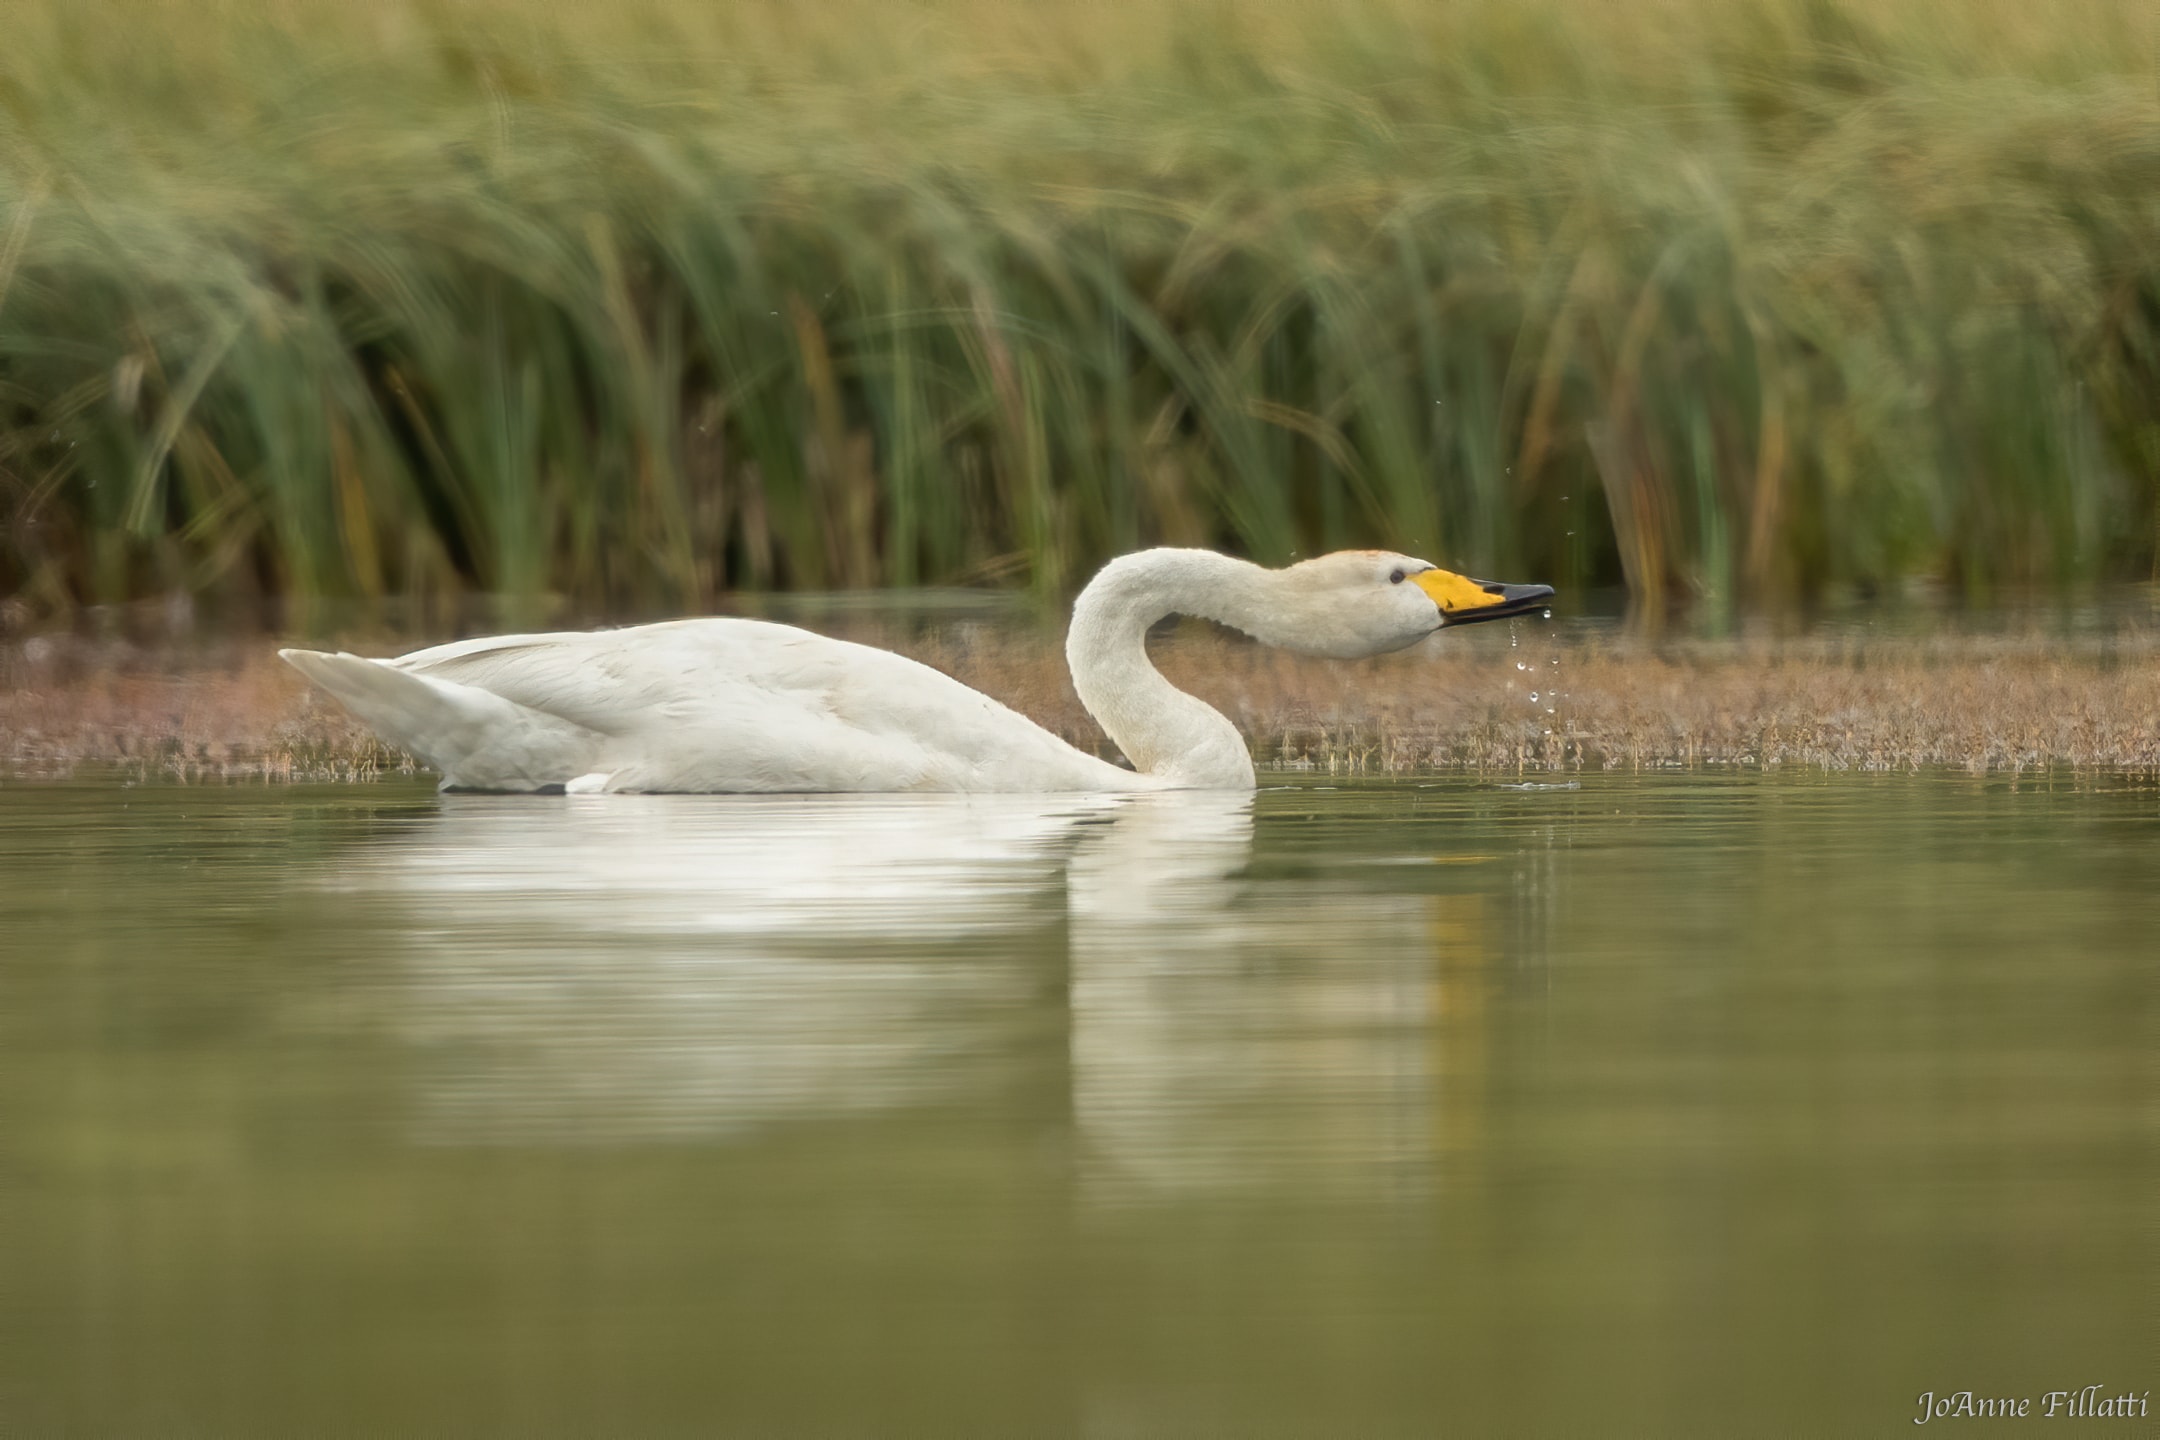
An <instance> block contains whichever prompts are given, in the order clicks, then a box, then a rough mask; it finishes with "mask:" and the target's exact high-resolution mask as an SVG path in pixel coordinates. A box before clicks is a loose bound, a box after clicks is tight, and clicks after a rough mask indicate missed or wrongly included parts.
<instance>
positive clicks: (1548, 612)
mask: <svg viewBox="0 0 2160 1440" xmlns="http://www.w3.org/2000/svg"><path fill="white" fill-rule="evenodd" d="M1541 613H1542V614H1543V615H1544V616H1545V618H1546V619H1547V620H1550V619H1552V611H1550V610H1546V611H1543V612H1541Z"/></svg>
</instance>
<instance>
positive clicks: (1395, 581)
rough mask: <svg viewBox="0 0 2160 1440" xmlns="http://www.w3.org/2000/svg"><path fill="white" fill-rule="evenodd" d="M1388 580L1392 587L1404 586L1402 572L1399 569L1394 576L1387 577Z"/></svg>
mask: <svg viewBox="0 0 2160 1440" xmlns="http://www.w3.org/2000/svg"><path fill="white" fill-rule="evenodd" d="M1387 580H1388V584H1390V585H1400V584H1402V570H1401V569H1400V568H1397V569H1396V571H1395V573H1394V574H1392V575H1390V576H1388V577H1387Z"/></svg>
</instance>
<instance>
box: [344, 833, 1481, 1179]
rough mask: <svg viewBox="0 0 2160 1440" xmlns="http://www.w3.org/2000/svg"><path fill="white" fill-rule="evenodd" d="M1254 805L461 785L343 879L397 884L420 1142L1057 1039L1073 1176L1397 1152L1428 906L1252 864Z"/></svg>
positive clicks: (1012, 1054)
mask: <svg viewBox="0 0 2160 1440" xmlns="http://www.w3.org/2000/svg"><path fill="white" fill-rule="evenodd" d="M1253 803H1254V802H1253V798H1252V797H1251V796H1250V795H1247V794H1235V795H1214V794H1206V793H1167V794H1154V795H1107V796H1052V797H1043V796H815V797H755V798H752V797H717V796H650V797H627V796H617V797H608V798H606V799H579V798H571V799H566V800H562V801H558V802H553V803H538V804H536V803H535V802H534V801H532V800H530V799H514V800H513V799H496V798H486V797H458V796H453V797H447V798H446V799H445V800H444V802H443V806H442V810H441V812H440V813H439V814H438V815H436V816H434V817H432V818H430V819H429V820H427V821H425V822H422V824H421V825H420V826H419V827H418V830H417V833H408V834H407V835H405V836H402V837H400V838H399V839H397V840H394V841H392V842H390V843H388V844H385V845H383V846H381V847H380V848H377V849H374V850H372V851H370V852H368V853H367V854H366V855H364V856H363V857H361V858H360V859H359V860H358V862H357V863H353V862H348V864H347V865H346V866H345V868H344V869H343V872H342V876H341V881H340V883H342V884H344V885H348V886H351V887H354V888H357V889H361V890H365V891H368V892H370V893H371V894H373V895H376V896H378V897H395V899H396V901H397V902H398V904H397V910H398V913H399V914H400V915H401V917H402V918H401V920H400V922H399V928H400V930H401V932H402V933H401V935H400V938H399V943H398V948H399V951H400V953H401V955H402V957H403V958H402V961H401V964H402V966H403V967H404V968H403V971H402V974H403V979H402V981H401V987H402V988H401V1002H400V1005H399V1010H400V1013H401V1014H402V1015H403V1016H404V1017H405V1018H404V1020H403V1021H402V1024H403V1025H404V1027H405V1029H406V1031H407V1033H408V1036H409V1038H410V1039H411V1040H412V1041H413V1042H415V1043H416V1044H417V1045H418V1046H419V1047H421V1056H422V1058H421V1063H420V1086H419V1088H420V1091H421V1095H420V1113H419V1117H418V1123H419V1126H420V1131H421V1134H422V1137H423V1138H424V1139H427V1140H429V1141H433V1142H438V1143H452V1144H470V1143H489V1142H498V1141H501V1142H530V1141H550V1142H558V1141H650V1140H655V1139H696V1138H707V1137H714V1136H723V1135H727V1134H731V1133H740V1132H743V1131H745V1130H747V1129H751V1128H756V1127H766V1126H772V1125H778V1124H785V1123H797V1122H805V1121H812V1120H818V1119H825V1118H834V1117H839V1116H845V1115H850V1114H858V1115H859V1114H864V1113H868V1112H876V1111H881V1110H889V1109H893V1108H895V1107H904V1106H910V1105H917V1104H923V1103H934V1102H952V1101H960V1102H966V1103H970V1104H984V1103H989V1104H995V1103H997V1097H998V1095H999V1094H1000V1093H1004V1092H1009V1091H1011V1090H1014V1089H1016V1088H1018V1086H1017V1079H1018V1076H1019V1075H1020V1074H1021V1072H1023V1071H1026V1070H1027V1069H1028V1067H1029V1066H1033V1067H1035V1072H1034V1073H1039V1072H1040V1070H1041V1068H1042V1067H1043V1066H1044V1065H1046V1064H1048V1065H1050V1066H1051V1067H1052V1068H1053V1069H1054V1068H1056V1067H1057V1066H1058V1065H1059V1064H1060V1062H1061V1063H1062V1066H1063V1068H1064V1070H1065V1072H1066V1073H1065V1074H1064V1075H1063V1077H1062V1083H1064V1084H1065V1085H1066V1086H1068V1087H1069V1094H1070V1104H1069V1109H1068V1110H1066V1111H1065V1113H1064V1114H1063V1115H1053V1116H1052V1117H1051V1119H1050V1120H1049V1122H1047V1123H1053V1124H1056V1125H1059V1126H1065V1125H1069V1126H1070V1127H1071V1130H1072V1139H1073V1141H1074V1142H1075V1143H1074V1145H1073V1153H1074V1155H1075V1157H1076V1163H1077V1165H1078V1166H1079V1178H1080V1181H1081V1183H1082V1185H1083V1186H1084V1187H1085V1189H1086V1192H1087V1193H1088V1194H1089V1196H1090V1197H1091V1198H1093V1199H1096V1200H1100V1201H1105V1202H1110V1201H1116V1200H1120V1199H1126V1198H1143V1197H1145V1196H1146V1195H1148V1194H1151V1193H1157V1192H1160V1191H1162V1190H1164V1189H1172V1190H1175V1189H1182V1188H1188V1187H1193V1186H1219V1185H1234V1184H1238V1183H1244V1182H1249V1181H1253V1180H1259V1179H1267V1180H1270V1181H1274V1182H1280V1181H1283V1180H1285V1179H1287V1178H1291V1177H1293V1176H1295V1177H1302V1180H1303V1181H1304V1182H1307V1183H1311V1184H1316V1185H1326V1186H1334V1185H1342V1186H1345V1187H1357V1188H1360V1189H1365V1190H1370V1189H1371V1188H1372V1186H1373V1185H1374V1184H1375V1182H1376V1180H1381V1181H1385V1180H1386V1179H1388V1178H1390V1177H1393V1178H1396V1179H1399V1180H1401V1181H1403V1182H1405V1183H1408V1182H1413V1181H1415V1180H1416V1179H1417V1178H1418V1177H1419V1176H1420V1175H1421V1173H1422V1168H1421V1167H1423V1166H1424V1165H1425V1164H1426V1163H1427V1160H1428V1157H1429V1153H1430V1151H1431V1149H1432V1143H1431V1142H1432V1130H1433V1122H1432V1119H1431V1116H1430V1114H1429V1111H1430V1110H1431V1108H1432V1098H1433V1084H1434V1080H1433V1065H1432V1063H1431V1056H1430V1051H1431V1048H1432V1044H1433V1040H1434V1035H1435V1033H1436V1032H1435V1029H1434V1025H1433V1023H1432V1022H1433V1008H1434V1004H1435V996H1436V994H1437V993H1438V992H1437V991H1436V989H1435V982H1436V979H1437V978H1438V974H1437V972H1436V969H1435V959H1434V930H1433V925H1432V917H1431V903H1432V902H1431V901H1430V899H1429V897H1424V896H1418V895H1388V894H1375V893H1371V892H1369V891H1365V892H1361V891H1358V890H1357V889H1355V888H1349V889H1344V888H1341V887H1338V886H1336V885H1334V884H1332V883H1330V882H1328V881H1326V880H1324V879H1322V880H1299V881H1283V882H1277V881H1271V882H1268V883H1265V884H1263V883H1257V882H1254V881H1252V880H1250V879H1249V878H1248V874H1247V872H1248V869H1249V867H1250V864H1251V858H1252V852H1253V831H1254V818H1253ZM1059 1025H1062V1027H1063V1028H1064V1033H1065V1035H1066V1037H1067V1038H1066V1045H1065V1054H1064V1056H1063V1057H1057V1056H1055V1055H1051V1056H1049V1057H1048V1058H1047V1059H1046V1058H1045V1055H1044V1053H1043V1052H1044V1037H1045V1035H1046V1033H1047V1034H1049V1035H1054V1034H1055V1033H1056V1031H1055V1029H1054V1028H1051V1027H1056V1026H1059ZM1053 1048H1054V1046H1053Z"/></svg>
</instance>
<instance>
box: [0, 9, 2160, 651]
mask: <svg viewBox="0 0 2160 1440" xmlns="http://www.w3.org/2000/svg"><path fill="white" fill-rule="evenodd" d="M0 11H4V12H5V13H4V17H0V18H4V21H5V32H6V35H7V41H6V44H5V45H4V46H0V597H12V599H11V600H10V602H9V603H11V604H12V605H13V607H14V611H15V613H16V614H17V615H18V616H22V615H48V616H57V615H62V614H65V613H67V612H69V611H71V610H73V609H75V608H77V607H80V606H83V605H86V604H95V603H104V602H112V601H120V600H127V599H131V598H142V597H150V596H168V595H173V594H179V593H185V594H189V595H192V596H195V597H198V598H200V599H203V600H204V601H206V602H207V603H211V604H215V605H220V606H223V607H226V608H227V609H228V610H230V611H232V612H234V613H247V612H249V611H251V610H252V611H255V612H257V613H264V612H279V607H281V606H285V605H289V604H292V603H295V602H299V603H307V602H312V601H325V600H335V601H337V602H338V603H341V604H342V603H347V602H351V601H358V602H361V603H362V604H363V606H365V605H370V604H388V603H392V602H395V603H398V604H413V603H417V604H419V605H420V606H422V607H423V608H425V607H427V606H432V605H456V604H462V603H468V602H470V600H471V599H472V597H475V596H481V597H495V598H497V599H500V600H503V601H505V603H506V606H507V608H509V609H511V610H516V611H521V612H525V613H531V614H557V615H561V614H580V615H586V616H600V615H631V614H642V613H655V612H660V611H666V610H674V609H691V610H694V609H699V608H702V607H705V606H708V605H710V604H711V603H712V602H713V600H714V597H715V596H716V595H718V594H720V593H722V592H726V591H732V590H743V589H775V588H795V589H812V590H823V589H845V588H854V587H868V586H889V585H901V586H905V585H923V584H935V585H952V584H985V583H1000V584H1006V585H1012V586H1021V585H1025V586H1030V587H1033V588H1034V589H1035V590H1036V591H1037V592H1038V593H1040V594H1042V595H1044V596H1046V597H1049V596H1056V595H1059V594H1062V593H1064V592H1067V591H1069V590H1070V589H1071V588H1072V587H1073V586H1075V585H1076V584H1077V583H1079V581H1081V580H1082V579H1084V578H1085V575H1086V574H1087V572H1088V571H1089V570H1090V568H1091V567H1092V566H1094V565H1095V564H1097V563H1098V562H1100V561H1101V560H1102V559H1103V558H1105V557H1106V556H1108V555H1111V554H1114V553H1117V552H1119V551H1123V550H1126V549H1130V548H1133V547H1136V546H1140V545H1144V544H1149V543H1157V542H1168V543H1191V544H1207V545H1215V546H1220V547H1224V548H1228V549H1232V550H1235V551H1238V552H1241V553H1244V554H1247V555H1250V556H1252V557H1254V558H1256V559H1261V560H1266V561H1281V560H1285V559H1288V558H1290V557H1292V556H1294V555H1298V554H1305V553H1311V552H1313V551H1317V550H1322V549H1328V548H1334V547H1338V546H1344V545H1356V544H1385V545H1387V546H1389V547H1391V548H1398V549H1403V550H1407V551H1410V552H1413V553H1418V554H1422V555H1425V556H1428V557H1430V558H1433V559H1435V560H1439V561H1442V562H1443V563H1447V564H1450V565H1452V566H1454V567H1456V568H1460V569H1465V570H1469V571H1472V572H1475V573H1480V574H1493V575H1500V576H1505V577H1507V578H1510V579H1534V580H1551V581H1554V582H1556V583H1559V584H1561V585H1563V586H1567V587H1580V586H1583V585H1588V584H1600V583H1614V584H1624V585H1625V586H1626V587H1627V589H1628V592H1629V594H1630V596H1631V597H1632V600H1633V603H1634V604H1635V605H1636V606H1637V607H1638V608H1639V609H1640V610H1641V611H1642V612H1643V613H1645V614H1648V615H1651V616H1655V615H1657V614H1659V613H1660V612H1671V611H1674V610H1677V609H1679V608H1682V607H1685V608H1687V609H1688V610H1690V611H1691V612H1692V613H1694V614H1697V615H1708V616H1711V617H1713V618H1715V617H1718V616H1729V615H1730V614H1732V613H1734V611H1735V610H1736V609H1738V608H1745V607H1750V606H1756V605H1777V604H1782V603H1789V602H1791V601H1793V600H1796V599H1798V600H1805V599H1806V598H1808V597H1810V596H1819V595H1821V594H1823V593H1825V592H1826V591H1835V590H1841V589H1842V590H1849V591H1854V592H1859V593H1867V592H1869V591H1875V590H1882V589H1886V588H1887V589H1894V588H1897V587H1901V586H1905V585H1908V584H1910V583H1913V582H1916V581H1917V582H1937V583H1941V584H1945V585H1947V586H1949V587H1951V588H1952V589H1953V590H1955V591H1957V592H1959V593H1962V594H1966V595H1981V596H1985V595H1987V594H1989V593H1991V592H1995V591H1999V590H2002V589H2005V588H2008V587H2016V586H2032V585H2039V586H2043V587H2069V588H2075V587H2079V586H2083V585H2087V584H2092V583H2098V582H2103V581H2108V580H2121V579H2139V580H2142V579H2146V578H2148V577H2150V576H2151V575H2152V573H2153V571H2154V567H2155V564H2156V559H2160V6H2153V5H2150V4H2146V3H2127V0H2050V3H2048V4H2046V5H2034V4H2031V3H2030V0H2015V3H2012V0H1868V3H1864V4H1863V3H1853V4H1843V3H1836V0H1627V3H1602V0H1570V3H1564V4H1563V3H1542V0H1495V3H1486V0H1434V3H1421V4H1403V5H1396V4H1390V3H1385V0H1343V3H1330V4H1321V3H1298V0H1273V3H1260V0H1224V3H1213V4H1210V3H1193V4H1179V5H1176V6H1155V5H1145V4H1141V3H1138V0H1133V3H1121V0H1104V3H1070V4H1058V5H1047V4H1043V5H1028V4H1018V3H1012V0H995V3H994V0H954V3H943V4H924V3H908V0H801V3H779V0H773V3H767V0H746V3H740V4H727V5H699V4H693V3H691V0H618V3H611V4H609V5H607V6H604V7H603V6H569V5H561V6H558V5H554V4H550V3H544V0H434V3H428V0H371V3H369V4H366V5H350V4H338V3H330V0H258V3H252V4H238V3H232V4H222V5H220V4H215V3H202V0H193V3H186V4H182V3H176V0H175V3H165V0H138V3H122V0H71V3H68V4H65V5H56V4H50V3H38V4H34V5H33V4H27V3H16V0H7V3H5V4H4V5H0ZM280 613H281V612H280Z"/></svg>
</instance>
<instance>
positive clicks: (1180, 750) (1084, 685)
mask: <svg viewBox="0 0 2160 1440" xmlns="http://www.w3.org/2000/svg"><path fill="white" fill-rule="evenodd" d="M1280 574H1281V572H1280V571H1274V570H1264V569H1262V568H1261V567H1259V566H1258V565H1252V564H1248V563H1247V562H1245V561H1243V560H1233V559H1231V558H1230V557H1229V556H1227V555H1217V554H1215V553H1214V552H1212V551H1208V550H1144V551H1141V552H1140V553H1139V554H1137V555H1126V556H1122V557H1120V558H1119V559H1116V560H1113V561H1111V562H1110V564H1109V565H1107V566H1105V567H1104V568H1103V570H1102V573H1101V574H1099V575H1097V576H1096V577H1095V578H1094V579H1093V580H1092V581H1090V582H1089V583H1088V587H1087V589H1085V590H1083V591H1081V592H1080V598H1079V600H1078V601H1077V602H1075V603H1074V605H1073V618H1072V629H1071V630H1070V631H1069V632H1068V633H1067V635H1066V637H1065V659H1066V663H1068V664H1069V665H1071V666H1072V676H1073V686H1074V688H1075V689H1077V690H1078V691H1079V692H1080V703H1081V704H1083V705H1085V706H1087V709H1088V713H1089V714H1090V715H1093V716H1094V717H1095V719H1096V721H1097V722H1098V723H1099V724H1101V726H1102V727H1103V730H1104V732H1105V733H1107V734H1108V735H1109V736H1110V738H1111V739H1112V740H1114V741H1116V742H1117V744H1118V748H1119V749H1121V750H1123V751H1124V752H1125V754H1126V756H1127V757H1128V758H1130V759H1131V760H1132V762H1133V764H1134V765H1136V766H1138V767H1139V769H1140V770H1141V772H1142V773H1143V774H1147V775H1153V776H1157V777H1160V778H1161V779H1164V780H1168V781H1170V782H1172V783H1174V784H1178V785H1187V786H1192V787H1194V788H1198V789H1210V790H1213V789H1221V790H1250V789H1252V788H1253V767H1252V756H1251V754H1250V752H1248V751H1247V749H1246V748H1245V740H1244V737H1243V736H1241V735H1239V734H1238V731H1237V727H1236V726H1235V725H1232V724H1231V723H1230V722H1229V720H1228V719H1226V718H1224V716H1223V714H1222V712H1221V711H1219V710H1217V709H1215V708H1214V707H1213V706H1211V705H1209V704H1207V703H1206V702H1204V701H1202V700H1199V699H1196V698H1194V697H1193V696H1191V695H1188V694H1186V693H1185V692H1184V691H1182V690H1179V689H1177V688H1176V687H1175V686H1173V685H1172V684H1171V683H1170V682H1169V681H1167V680H1165V679H1163V677H1162V675H1161V674H1160V673H1159V672H1158V671H1157V670H1156V669H1155V666H1154V665H1153V664H1152V663H1151V662H1150V661H1149V660H1148V655H1147V632H1148V627H1149V626H1150V625H1153V624H1154V623H1155V622H1156V621H1158V620H1160V619H1162V618H1163V617H1164V616H1167V615H1198V616H1201V617H1203V618H1205V619H1208V620H1218V621H1221V622H1222V623H1223V624H1225V625H1230V626H1234V627H1236V628H1237V629H1239V630H1243V631H1244V632H1245V633H1246V634H1248V635H1252V636H1255V637H1257V638H1258V639H1261V640H1266V641H1270V642H1271V643H1280V638H1281V637H1279V636H1278V635H1277V634H1276V633H1275V632H1276V631H1277V629H1278V628H1279V625H1280V620H1279V618H1278V610H1277V607H1276V606H1275V605H1273V604H1271V603H1270V602H1271V598H1272V597H1273V592H1274V591H1275V589H1276V582H1277V579H1278V577H1279V575H1280Z"/></svg>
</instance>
